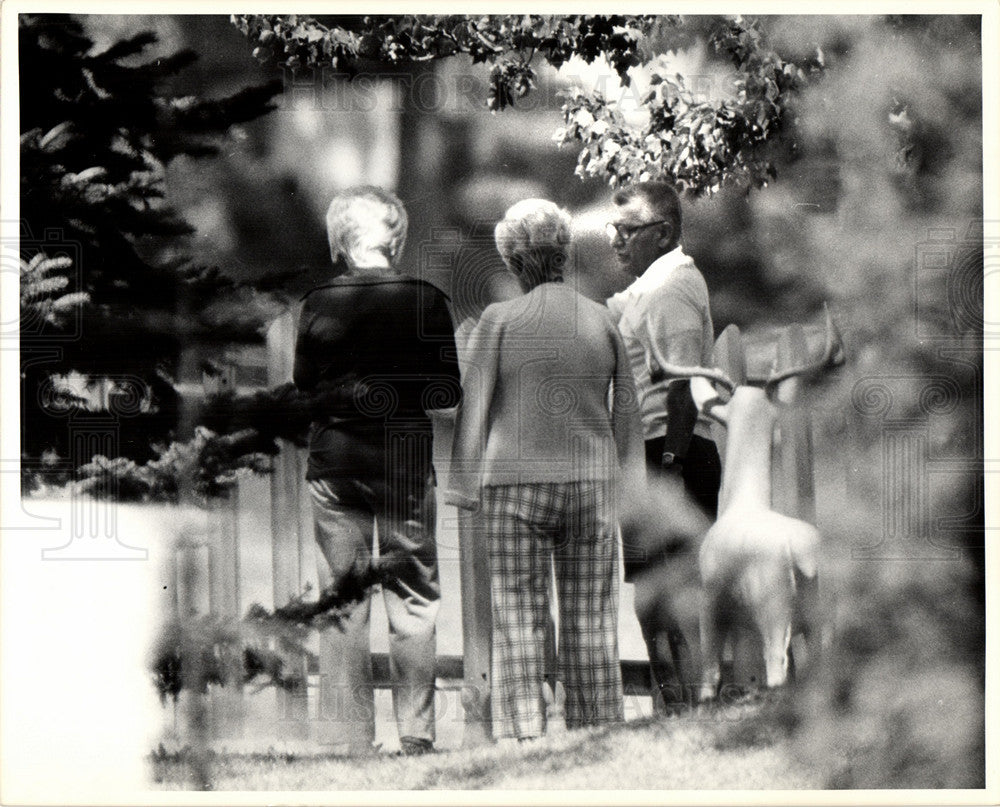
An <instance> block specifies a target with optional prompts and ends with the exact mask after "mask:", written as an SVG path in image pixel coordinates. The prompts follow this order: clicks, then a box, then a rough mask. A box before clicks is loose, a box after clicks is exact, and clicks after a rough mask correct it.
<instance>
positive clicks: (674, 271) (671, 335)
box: [608, 247, 715, 440]
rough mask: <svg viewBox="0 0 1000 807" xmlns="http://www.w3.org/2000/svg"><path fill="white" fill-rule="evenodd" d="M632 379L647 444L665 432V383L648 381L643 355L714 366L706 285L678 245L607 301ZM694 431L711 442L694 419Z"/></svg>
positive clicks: (700, 419) (706, 427)
mask: <svg viewBox="0 0 1000 807" xmlns="http://www.w3.org/2000/svg"><path fill="white" fill-rule="evenodd" d="M608 308H609V309H610V310H611V313H612V315H613V316H614V317H615V319H616V320H617V322H618V329H619V331H620V332H621V335H622V339H623V340H624V342H625V347H626V349H627V350H628V355H629V362H630V364H631V365H632V372H633V375H634V376H635V383H636V389H637V391H638V393H639V400H640V403H641V407H642V427H643V436H644V439H646V440H652V439H654V438H657V437H663V436H664V435H665V434H666V433H667V385H668V383H669V382H668V381H661V382H659V383H657V384H653V383H651V382H650V378H649V367H648V364H647V354H651V355H652V357H653V358H655V359H656V360H657V361H658V362H659V363H661V364H663V363H671V364H679V365H685V366H691V365H700V366H703V367H710V366H712V348H713V345H714V338H715V334H714V330H713V327H712V313H711V309H710V308H709V304H708V286H706V285H705V278H703V277H702V275H701V272H699V271H698V267H696V266H695V265H694V261H692V260H691V258H690V257H688V256H687V255H685V254H684V252H683V251H682V250H681V248H680V247H676V248H675V249H673V250H672V251H670V252H668V253H667V254H666V255H661V256H660V257H659V258H657V259H656V260H655V261H653V263H652V264H650V266H649V268H648V269H647V270H646V271H645V272H643V273H642V275H641V276H639V277H637V278H636V279H635V280H634V281H633V282H632V284H631V285H630V286H629V287H628V288H627V289H625V290H624V291H621V292H619V293H618V294H616V295H614V296H613V297H611V298H609V299H608ZM694 433H695V434H697V435H699V436H700V437H705V438H707V439H711V431H710V428H709V422H708V420H706V419H705V418H704V417H703V416H701V415H699V416H698V422H697V424H696V425H695V429H694Z"/></svg>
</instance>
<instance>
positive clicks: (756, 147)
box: [233, 14, 823, 193]
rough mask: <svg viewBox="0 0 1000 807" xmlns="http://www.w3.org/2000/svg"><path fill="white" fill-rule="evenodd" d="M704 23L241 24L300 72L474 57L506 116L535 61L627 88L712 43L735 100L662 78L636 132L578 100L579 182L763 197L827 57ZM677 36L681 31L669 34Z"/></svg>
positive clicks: (298, 20)
mask: <svg viewBox="0 0 1000 807" xmlns="http://www.w3.org/2000/svg"><path fill="white" fill-rule="evenodd" d="M709 20H710V25H709V27H708V30H707V32H706V30H705V29H706V26H705V24H704V23H705V18H694V22H693V23H692V24H691V25H690V27H691V29H692V30H691V31H687V32H685V31H684V30H683V29H684V28H685V26H688V21H687V19H686V18H682V17H678V16H669V15H668V16H662V17H655V16H650V15H645V16H638V17H636V16H625V15H608V16H601V15H597V16H588V15H530V14H529V15H491V16H484V17H469V16H456V15H450V16H435V15H426V16H420V15H416V16H403V17H338V18H336V19H335V20H334V21H331V22H330V24H324V23H323V22H320V21H318V20H316V19H314V18H312V17H302V16H299V15H286V16H274V15H272V16H267V15H234V16H233V23H234V24H235V25H236V27H237V28H238V29H239V30H240V31H241V32H242V33H243V34H245V35H246V36H247V37H248V38H249V39H250V41H251V42H252V43H254V45H255V47H254V51H253V53H254V56H255V57H256V58H258V59H260V60H261V61H263V62H268V63H275V62H276V63H278V64H280V65H283V66H285V67H288V68H291V69H293V70H296V69H302V68H314V69H315V68H323V67H330V68H332V69H335V70H342V71H345V72H348V73H350V72H352V71H356V70H357V69H358V66H359V63H360V62H362V61H364V60H376V61H383V62H388V63H400V62H402V63H406V62H419V61H426V60H432V59H440V58H445V57H448V56H453V55H455V54H458V53H466V54H469V55H470V56H471V57H472V61H473V62H474V63H475V62H483V61H489V62H490V63H492V67H491V69H490V81H489V89H488V92H487V98H486V105H487V107H488V108H489V109H490V110H493V111H497V110H503V109H505V108H507V107H509V106H512V105H513V104H514V102H515V99H517V98H523V97H524V96H525V95H527V94H528V93H529V92H530V91H531V90H532V89H533V88H534V86H535V80H536V74H535V71H534V69H533V68H532V66H531V65H532V61H533V59H534V58H535V56H536V55H538V56H540V57H541V58H543V59H544V60H545V61H546V62H547V63H548V64H550V65H552V66H553V67H556V68H559V67H560V66H561V65H563V64H564V63H565V62H566V61H568V60H569V59H571V58H573V57H579V58H582V59H583V60H584V61H585V62H586V63H588V64H590V63H592V62H594V61H595V60H596V59H598V58H604V59H606V60H607V62H608V64H610V65H611V67H612V68H613V69H614V71H615V73H616V74H617V75H618V78H619V79H620V81H621V82H622V84H623V85H624V86H629V85H630V84H631V83H632V77H631V76H630V74H629V71H630V70H631V68H633V67H637V66H640V65H645V64H647V63H648V62H650V61H653V60H654V59H656V58H657V57H658V56H660V55H662V52H661V53H660V54H657V53H655V52H654V51H653V50H652V49H650V47H649V45H654V47H669V48H673V49H677V48H680V47H682V46H684V45H685V44H691V42H692V41H693V40H694V39H695V37H696V36H699V35H707V36H708V39H709V41H710V43H711V45H712V47H713V48H714V49H715V51H716V53H717V54H718V55H719V57H720V58H723V59H725V60H726V61H728V62H729V63H730V65H731V67H732V69H733V70H734V71H735V76H734V83H733V95H734V97H733V98H732V99H724V100H722V101H717V102H713V101H698V102H696V101H695V100H694V99H693V98H692V95H691V93H690V92H689V91H688V90H687V88H686V87H685V85H684V79H683V77H682V76H680V75H677V76H676V79H671V78H666V77H664V76H661V75H660V74H659V73H654V75H653V85H654V86H653V88H652V89H651V90H650V91H649V92H647V93H645V94H644V95H643V96H642V98H641V103H642V105H643V107H644V109H645V110H646V112H647V113H648V123H647V124H646V125H645V126H644V127H641V128H640V127H635V126H632V125H630V124H628V123H626V121H625V118H624V116H623V115H622V113H621V111H620V110H619V109H618V107H617V104H615V103H613V102H609V101H608V100H607V99H606V98H605V97H604V96H603V95H602V94H601V93H600V92H598V91H596V90H595V91H585V90H582V89H577V90H575V91H573V92H572V93H571V94H570V95H569V98H568V99H567V101H566V103H565V104H564V106H563V116H564V119H565V122H566V127H565V128H563V129H560V130H559V131H557V132H556V134H555V138H554V139H555V140H556V141H557V142H558V143H560V144H563V143H568V142H571V141H580V142H582V144H583V146H584V148H583V149H582V150H581V152H580V157H579V161H578V167H577V173H578V174H579V175H580V176H599V177H602V178H604V179H606V180H607V181H608V182H610V183H611V184H612V185H617V184H625V183H629V182H635V181H639V180H645V179H653V178H662V177H667V178H670V179H672V180H673V181H674V182H675V183H676V184H677V185H678V187H680V188H683V189H686V190H690V191H692V192H694V193H704V192H712V191H716V190H718V189H719V188H720V187H722V185H723V183H725V182H735V183H737V184H740V185H743V186H752V187H761V186H763V185H766V184H767V183H768V182H769V181H770V180H771V179H773V178H774V176H775V166H774V163H773V161H772V159H771V158H770V157H769V155H768V146H769V144H770V143H771V141H772V140H773V139H775V138H776V137H777V136H778V135H783V136H784V137H785V138H786V139H788V138H791V137H792V134H791V132H790V130H791V129H792V128H793V124H794V120H791V119H790V116H789V115H788V109H789V107H790V106H791V102H792V99H793V97H794V94H795V93H796V91H797V90H798V89H799V88H800V87H801V86H802V85H803V84H804V83H805V82H806V80H807V77H808V75H810V74H812V73H816V72H819V71H820V70H821V69H822V66H823V55H822V52H820V51H817V52H816V53H814V54H811V55H809V56H807V57H805V58H801V59H799V60H797V61H796V60H790V59H784V58H782V57H781V56H779V55H778V54H777V53H776V52H775V51H774V50H773V49H771V48H770V47H769V46H768V45H767V43H766V39H765V37H764V35H763V33H762V31H761V28H760V26H759V25H758V24H757V22H756V21H755V20H753V19H747V18H743V17H735V18H724V17H719V18H709ZM675 28H676V29H679V30H677V31H674V30H671V29H675Z"/></svg>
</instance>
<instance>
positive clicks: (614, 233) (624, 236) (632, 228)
mask: <svg viewBox="0 0 1000 807" xmlns="http://www.w3.org/2000/svg"><path fill="white" fill-rule="evenodd" d="M657 224H669V222H668V221H667V220H666V219H660V220H659V221H647V222H646V223H645V224H615V223H614V222H611V221H609V222H608V223H607V224H606V225H604V227H605V231H606V232H607V234H608V238H610V239H611V240H612V241H614V240H615V239H616V238H620V239H621V240H622V241H628V240H629V239H630V238H631V237H632V236H633V235H635V234H636V233H637V232H639V230H645V229H646V228H647V227H655V226H656V225H657Z"/></svg>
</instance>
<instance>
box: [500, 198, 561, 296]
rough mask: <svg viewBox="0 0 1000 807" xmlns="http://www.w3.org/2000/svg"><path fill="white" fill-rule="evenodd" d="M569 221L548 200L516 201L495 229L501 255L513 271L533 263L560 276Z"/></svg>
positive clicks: (517, 271)
mask: <svg viewBox="0 0 1000 807" xmlns="http://www.w3.org/2000/svg"><path fill="white" fill-rule="evenodd" d="M571 222H572V220H571V219H570V215H569V213H567V212H566V211H565V210H563V209H562V208H561V207H559V206H558V205H556V204H555V203H553V202H550V201H548V200H547V199H525V200H523V201H521V202H518V203H517V204H515V205H512V206H511V207H510V208H508V210H507V212H506V213H505V214H504V217H503V219H502V220H501V221H500V222H499V223H498V224H497V226H496V229H495V230H494V234H493V235H494V238H495V240H496V245H497V250H498V251H499V253H500V257H501V258H503V262H504V263H505V264H506V265H507V267H508V268H509V269H510V270H511V271H513V272H514V273H515V274H522V273H523V271H524V268H525V267H526V266H536V267H538V269H540V270H542V274H543V275H546V276H553V275H554V276H559V277H561V276H562V267H563V265H564V264H565V262H566V253H567V251H568V249H569V243H570V238H571V236H570V224H571ZM542 279H545V277H542Z"/></svg>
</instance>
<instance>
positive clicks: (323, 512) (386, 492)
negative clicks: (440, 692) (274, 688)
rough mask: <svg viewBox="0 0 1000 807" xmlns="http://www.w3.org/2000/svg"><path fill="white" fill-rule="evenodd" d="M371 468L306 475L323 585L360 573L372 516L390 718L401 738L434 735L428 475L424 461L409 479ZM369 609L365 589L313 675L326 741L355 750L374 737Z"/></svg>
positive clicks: (433, 566) (366, 559)
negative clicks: (323, 670) (360, 475)
mask: <svg viewBox="0 0 1000 807" xmlns="http://www.w3.org/2000/svg"><path fill="white" fill-rule="evenodd" d="M373 476H375V477H376V478H369V479H364V480H361V479H355V478H346V477H334V478H323V479H316V480H311V481H310V482H309V490H310V493H311V494H312V501H313V515H314V518H315V524H316V541H317V543H318V544H319V548H320V550H321V551H322V553H323V556H324V557H325V558H326V562H327V564H328V566H329V572H330V580H329V581H324V586H327V585H331V584H332V585H334V586H337V585H340V584H341V583H343V582H344V581H345V580H349V579H350V578H351V576H352V575H359V576H361V575H364V573H365V572H366V570H367V569H368V566H369V564H370V563H371V562H372V546H373V540H374V525H375V523H377V524H378V540H379V560H378V566H379V569H380V571H381V579H382V593H383V597H384V599H385V610H386V614H387V615H388V618H389V669H390V676H391V680H392V687H393V689H392V695H393V711H394V713H395V718H396V725H397V728H398V730H399V736H400V737H413V738H421V739H427V740H431V741H433V740H434V661H435V621H436V619H437V612H438V606H439V603H440V598H441V587H440V583H439V582H438V566H437V547H436V545H435V540H434V522H435V503H434V486H433V476H432V472H430V471H429V470H428V473H426V474H420V475H419V476H417V477H416V478H414V475H412V474H405V475H400V477H399V478H398V479H395V480H393V479H391V478H388V479H387V478H386V477H387V476H389V475H387V474H381V475H373ZM321 579H322V577H321ZM370 612H371V594H370V591H369V592H368V593H367V594H366V595H365V596H364V598H363V599H362V600H361V601H360V602H358V603H357V604H356V605H354V606H352V607H351V608H350V609H349V610H348V612H347V614H346V616H345V618H344V619H343V620H342V621H341V623H340V626H339V628H338V627H331V628H329V629H327V632H326V635H325V637H324V653H326V654H328V657H329V658H330V659H332V660H333V663H332V664H330V665H328V667H329V668H330V669H329V675H327V676H325V679H324V680H321V681H320V687H321V694H320V709H321V714H320V720H321V721H325V722H326V729H327V730H326V731H325V732H324V735H325V736H324V740H325V741H326V742H327V743H328V744H333V745H343V746H347V747H349V748H350V747H353V748H355V749H358V748H360V747H361V746H363V745H369V746H370V745H371V743H372V742H373V741H374V738H375V703H374V692H373V688H372V660H371V642H370V635H369V634H370V630H369V616H370ZM338 740H341V742H338Z"/></svg>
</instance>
